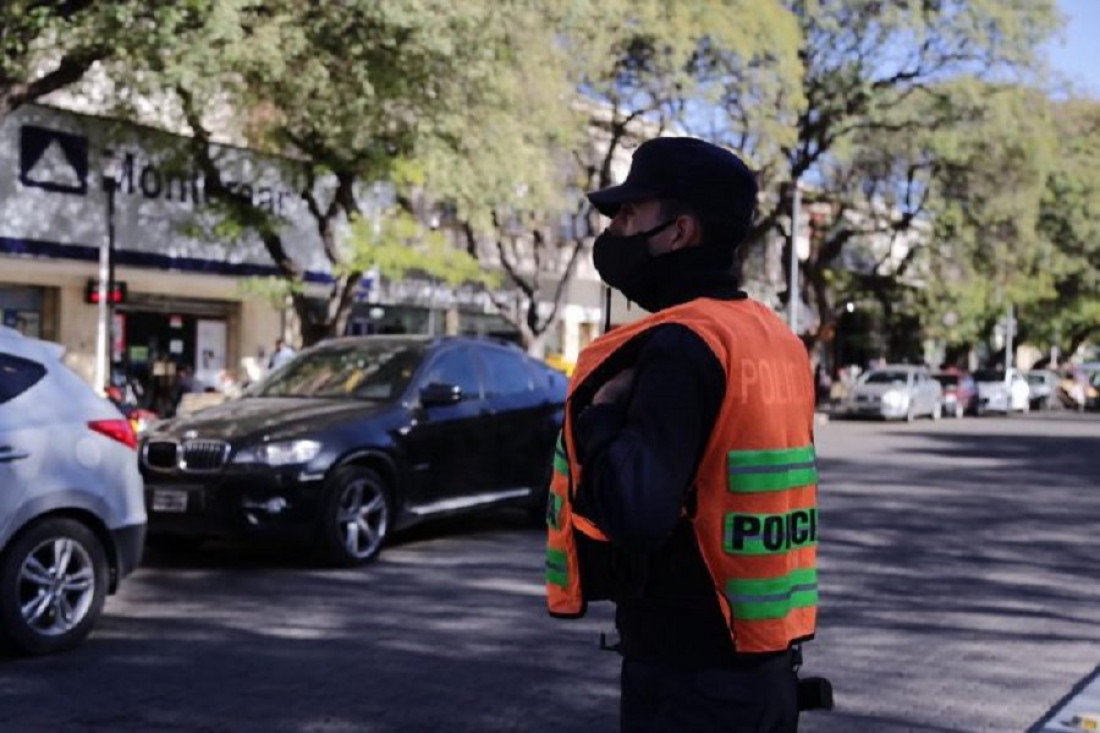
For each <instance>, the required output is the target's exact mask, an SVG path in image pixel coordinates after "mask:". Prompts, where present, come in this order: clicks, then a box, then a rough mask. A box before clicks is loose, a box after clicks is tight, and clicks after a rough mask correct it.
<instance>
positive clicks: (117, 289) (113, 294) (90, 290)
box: [84, 278, 126, 305]
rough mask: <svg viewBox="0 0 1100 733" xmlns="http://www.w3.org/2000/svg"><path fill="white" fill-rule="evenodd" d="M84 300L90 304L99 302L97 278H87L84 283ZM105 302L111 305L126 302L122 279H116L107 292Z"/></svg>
mask: <svg viewBox="0 0 1100 733" xmlns="http://www.w3.org/2000/svg"><path fill="white" fill-rule="evenodd" d="M84 302H85V303H91V304H92V305H98V304H99V280H97V279H95V278H89V279H88V282H87V283H85V285H84ZM107 302H108V303H110V304H112V305H118V304H120V303H125V302H126V283H125V282H122V281H116V282H115V283H114V288H113V289H112V290H111V291H110V292H108V293H107Z"/></svg>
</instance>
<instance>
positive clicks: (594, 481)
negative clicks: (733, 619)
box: [574, 249, 745, 667]
mask: <svg viewBox="0 0 1100 733" xmlns="http://www.w3.org/2000/svg"><path fill="white" fill-rule="evenodd" d="M662 264H665V265H667V272H668V277H667V278H666V279H665V280H664V281H663V283H662V285H663V288H664V291H663V292H662V298H661V302H662V308H665V307H670V306H672V305H677V304H679V303H684V302H688V301H690V300H693V299H695V298H699V297H708V298H716V299H723V300H730V299H738V298H743V297H745V296H744V293H742V292H741V291H740V290H739V289H738V288H737V284H736V281H735V280H734V278H733V277H732V276H731V275H728V274H726V273H725V272H723V271H721V270H718V269H717V268H715V267H714V258H713V253H710V252H707V251H705V250H702V249H686V250H680V251H678V252H674V253H672V254H670V255H666V256H664V257H662ZM644 338H645V341H644V343H643V344H642V346H641V348H640V349H639V350H638V352H637V356H636V358H635V359H634V360H633V362H632V363H631V364H630V365H629V366H630V367H632V368H633V369H634V382H633V386H632V389H631V390H630V393H629V396H628V397H627V399H626V400H625V401H624V402H622V403H620V404H602V405H592V406H589V407H587V408H586V409H582V410H581V412H580V413H579V414H578V415H577V417H576V420H575V423H574V424H575V428H574V437H575V439H576V443H577V446H578V453H579V455H578V458H579V460H580V463H581V465H582V466H583V473H582V483H581V486H580V494H581V496H580V497H578V498H579V500H581V501H583V504H584V511H585V513H586V515H587V516H589V517H590V518H591V519H592V520H593V521H595V522H596V524H597V525H598V526H599V527H600V528H601V529H602V530H603V531H604V532H605V533H606V534H607V535H608V538H609V539H610V540H611V545H612V547H613V548H614V549H615V551H616V552H617V553H621V554H623V555H625V556H627V557H629V558H631V561H630V562H629V563H628V564H629V565H631V567H633V568H635V569H636V568H638V567H641V568H644V570H643V571H642V572H641V575H640V576H637V573H636V571H635V572H634V574H635V575H636V576H637V577H635V578H634V579H633V580H632V582H633V583H635V584H637V585H638V586H639V587H637V588H636V589H635V592H633V593H631V594H629V597H624V598H620V599H617V601H616V606H617V608H616V624H617V626H618V628H619V633H620V636H621V640H622V652H623V654H624V655H626V656H628V657H631V658H638V659H650V660H655V661H663V662H668V663H674V664H683V665H689V666H696V667H699V666H702V667H707V666H726V665H729V664H733V663H735V660H736V656H735V655H734V653H733V649H732V645H731V644H730V640H729V631H728V628H727V626H726V622H725V618H724V617H723V616H722V612H721V608H720V606H719V602H718V598H717V595H716V592H715V589H714V584H713V582H712V581H711V579H710V575H709V574H708V572H707V569H706V566H705V565H704V564H703V560H702V556H701V555H700V553H699V549H698V544H697V542H696V540H695V536H694V533H693V530H692V527H691V524H690V522H689V521H687V520H686V519H685V518H684V510H685V507H686V508H687V510H688V511H689V512H690V511H691V507H692V502H693V494H692V488H693V486H692V483H693V482H692V479H693V477H694V474H695V471H696V469H697V467H698V464H699V461H700V459H701V458H702V455H703V451H704V449H705V447H706V444H707V441H708V440H709V438H710V434H711V431H712V429H713V427H714V423H715V420H716V419H717V416H718V411H719V409H720V407H721V404H722V401H723V399H724V397H725V389H726V379H725V374H724V371H723V369H722V366H721V363H720V362H719V360H718V358H717V357H716V356H715V355H714V353H713V352H712V351H711V350H710V348H709V347H708V346H707V345H706V343H705V342H704V341H703V340H702V339H701V338H700V337H699V336H698V335H696V334H695V333H694V332H693V331H691V330H690V329H689V328H687V327H686V326H682V325H679V324H676V323H668V324H663V325H661V326H658V327H655V328H654V329H652V330H651V331H649V332H648V333H647V334H646V335H645V336H644ZM624 368H626V367H625V366H624ZM612 376H614V375H610V376H609V378H610V377H612Z"/></svg>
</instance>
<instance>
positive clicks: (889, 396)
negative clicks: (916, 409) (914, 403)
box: [882, 392, 909, 408]
mask: <svg viewBox="0 0 1100 733" xmlns="http://www.w3.org/2000/svg"><path fill="white" fill-rule="evenodd" d="M882 404H884V405H886V406H887V407H897V408H900V407H905V406H907V405H908V404H909V395H907V394H905V393H904V392H887V393H886V394H884V395H883V396H882Z"/></svg>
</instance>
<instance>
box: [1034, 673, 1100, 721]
mask: <svg viewBox="0 0 1100 733" xmlns="http://www.w3.org/2000/svg"><path fill="white" fill-rule="evenodd" d="M1069 731H1077V732H1079V731H1100V667H1097V668H1096V669H1094V670H1093V671H1092V672H1091V673H1090V674H1089V675H1088V676H1086V677H1085V678H1084V679H1083V680H1081V681H1080V682H1078V683H1077V684H1076V685H1074V687H1073V689H1072V690H1070V693H1069V694H1068V695H1066V696H1065V697H1064V698H1063V699H1062V700H1061V702H1059V703H1058V704H1057V705H1055V706H1054V708H1053V709H1052V711H1051V712H1050V713H1048V714H1047V715H1046V716H1045V717H1044V718H1043V719H1042V720H1040V721H1039V722H1038V723H1036V724H1035V725H1033V726H1032V727H1031V728H1029V729H1028V733H1068V732H1069Z"/></svg>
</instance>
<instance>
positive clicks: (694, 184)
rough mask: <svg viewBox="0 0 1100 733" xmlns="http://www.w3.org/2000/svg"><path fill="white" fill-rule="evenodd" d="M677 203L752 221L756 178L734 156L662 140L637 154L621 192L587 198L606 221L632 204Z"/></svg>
mask: <svg viewBox="0 0 1100 733" xmlns="http://www.w3.org/2000/svg"><path fill="white" fill-rule="evenodd" d="M646 199H677V200H680V201H684V202H685V203H689V204H693V205H695V206H697V207H700V208H704V209H708V210H711V211H714V212H720V213H722V214H728V215H729V217H730V218H731V219H736V220H739V221H748V220H749V219H751V217H752V212H753V209H754V208H755V206H756V176H754V175H753V173H752V171H751V170H749V167H748V166H747V165H745V163H744V161H742V160H741V159H740V158H738V157H737V156H736V155H734V154H733V153H731V152H730V151H728V150H726V149H725V148H720V147H718V146H717V145H712V144H711V143H708V142H706V141H704V140H699V139H698V138H694V137H658V138H654V139H652V140H647V141H646V142H644V143H642V144H641V145H639V146H638V149H637V150H635V151H634V158H633V160H632V161H631V164H630V173H628V174H627V176H626V180H625V181H623V182H622V183H621V184H619V185H618V186H610V187H609V188H604V189H601V190H599V191H593V192H592V193H590V194H588V200H589V201H591V202H592V205H593V206H595V207H596V210H597V211H599V212H600V213H601V214H603V215H604V216H608V217H613V216H615V214H616V213H618V211H619V207H620V206H622V205H623V204H625V203H627V202H630V201H644V200H646Z"/></svg>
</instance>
